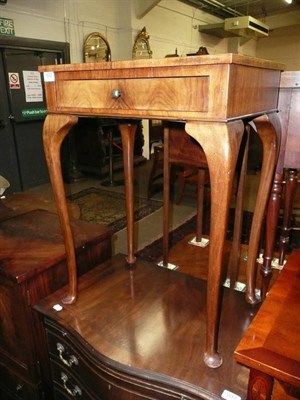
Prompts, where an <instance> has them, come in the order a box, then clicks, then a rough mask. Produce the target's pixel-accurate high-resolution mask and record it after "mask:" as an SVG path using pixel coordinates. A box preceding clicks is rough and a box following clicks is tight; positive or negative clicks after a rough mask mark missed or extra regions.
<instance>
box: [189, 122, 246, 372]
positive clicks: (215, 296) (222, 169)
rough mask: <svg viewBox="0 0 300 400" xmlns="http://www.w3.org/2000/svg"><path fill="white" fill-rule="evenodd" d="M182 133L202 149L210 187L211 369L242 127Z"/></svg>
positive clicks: (192, 126) (216, 359)
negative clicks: (227, 230) (205, 159)
mask: <svg viewBox="0 0 300 400" xmlns="http://www.w3.org/2000/svg"><path fill="white" fill-rule="evenodd" d="M185 130H186V132H187V133H188V134H189V135H191V136H192V137H194V138H195V139H196V140H197V141H198V142H199V143H200V145H201V146H202V148H203V150H204V153H205V155H206V158H207V162H208V168H209V172H210V185H211V225H210V249H209V265H208V280H207V328H206V329H207V332H206V348H205V354H204V362H205V363H206V365H207V366H209V367H211V368H217V367H219V366H220V365H221V364H222V358H221V356H220V354H219V353H218V325H219V306H220V287H221V269H222V263H223V249H224V243H225V236H226V228H227V220H228V211H229V201H230V197H231V191H232V183H233V177H234V173H235V168H236V162H237V156H238V152H239V148H240V143H241V139H242V135H243V132H244V124H243V122H242V121H240V120H238V121H232V122H228V123H210V122H206V123H201V124H200V123H199V124H198V123H196V122H191V123H187V124H186V126H185Z"/></svg>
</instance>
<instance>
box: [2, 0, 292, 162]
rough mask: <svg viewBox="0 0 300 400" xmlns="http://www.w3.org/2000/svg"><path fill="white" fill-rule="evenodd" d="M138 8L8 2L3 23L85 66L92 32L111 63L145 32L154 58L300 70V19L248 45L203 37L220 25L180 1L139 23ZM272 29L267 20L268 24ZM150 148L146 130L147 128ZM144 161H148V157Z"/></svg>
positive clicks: (96, 1) (109, 0)
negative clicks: (245, 59) (242, 61)
mask: <svg viewBox="0 0 300 400" xmlns="http://www.w3.org/2000/svg"><path fill="white" fill-rule="evenodd" d="M138 2H149V4H150V3H151V1H150V0H7V4H6V5H2V6H0V17H5V18H11V19H13V20H14V25H15V35H16V36H19V37H26V38H35V39H44V40H54V41H60V42H69V43H70V55H71V62H73V63H77V62H82V61H83V50H82V48H83V43H84V40H85V38H86V37H87V35H88V34H90V33H91V32H95V31H98V32H101V33H102V34H104V35H105V36H106V37H107V39H108V41H109V44H110V47H111V51H112V60H120V59H130V58H131V52H132V46H133V43H134V39H135V37H136V35H137V34H138V32H139V31H140V30H141V29H142V28H143V27H144V26H146V29H147V32H148V34H149V35H150V46H151V50H152V52H153V58H161V57H165V55H167V54H173V53H175V50H176V49H177V52H178V54H179V55H180V56H184V55H186V54H187V53H193V52H196V51H197V50H198V49H199V47H200V46H205V47H207V49H208V51H209V53H210V54H218V53H219V54H220V53H226V52H235V53H239V54H244V55H250V56H258V57H261V58H267V59H272V60H276V61H279V62H283V63H285V64H286V65H287V68H286V69H288V70H300V51H299V48H300V35H299V28H300V18H299V14H297V15H296V16H290V17H289V18H290V19H291V18H293V23H294V25H293V26H289V27H285V28H282V27H281V26H282V23H283V22H285V21H284V20H283V17H280V18H279V19H278V18H277V19H276V18H270V21H269V22H270V23H271V26H272V27H273V28H272V31H271V33H270V36H269V37H268V38H264V39H259V40H253V39H251V40H248V41H245V40H243V39H239V38H232V39H220V38H217V37H214V36H211V35H207V34H203V33H199V32H198V29H197V26H198V25H203V24H208V23H217V22H221V21H220V20H219V19H218V18H216V17H213V16H211V15H209V14H206V13H203V12H201V11H199V10H196V9H195V8H193V7H190V6H187V5H186V4H183V3H181V2H179V1H177V0H161V1H159V0H157V2H158V3H157V5H156V6H154V7H153V8H152V9H151V10H150V11H149V12H148V13H147V14H146V15H145V16H144V17H142V18H139V17H138V7H137V5H138ZM265 22H266V23H267V24H268V19H267V20H266V21H265ZM144 134H145V140H146V143H145V148H147V125H145V128H144ZM145 156H148V154H147V153H145Z"/></svg>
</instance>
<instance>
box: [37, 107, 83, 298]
mask: <svg viewBox="0 0 300 400" xmlns="http://www.w3.org/2000/svg"><path fill="white" fill-rule="evenodd" d="M77 122H78V118H77V117H75V116H73V115H57V114H56V115H51V114H49V115H48V116H47V117H46V120H45V123H44V128H43V142H44V151H45V156H46V162H47V165H48V170H49V175H50V181H51V184H52V189H53V195H54V200H55V203H56V207H57V211H58V216H59V220H60V224H61V228H62V234H63V238H64V243H65V248H66V258H67V267H68V275H69V287H68V293H66V295H65V296H64V297H63V299H62V302H63V303H65V304H72V303H74V302H75V301H76V297H77V268H76V256H75V249H74V241H73V235H72V231H71V227H70V218H69V213H68V207H67V201H66V195H65V188H64V183H63V178H62V172H61V161H60V148H61V144H62V142H63V140H64V138H65V137H66V136H67V134H68V133H69V132H70V129H71V128H72V126H74V125H75V124H76V123H77Z"/></svg>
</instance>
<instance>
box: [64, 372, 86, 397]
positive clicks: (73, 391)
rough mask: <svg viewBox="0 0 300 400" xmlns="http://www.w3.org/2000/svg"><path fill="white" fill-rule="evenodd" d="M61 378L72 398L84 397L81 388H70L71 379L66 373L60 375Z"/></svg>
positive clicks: (75, 386)
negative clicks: (68, 383) (68, 384)
mask: <svg viewBox="0 0 300 400" xmlns="http://www.w3.org/2000/svg"><path fill="white" fill-rule="evenodd" d="M60 378H61V380H62V381H63V385H64V388H65V389H66V391H67V392H68V393H69V395H70V396H72V397H76V396H77V395H78V396H82V390H81V389H80V387H79V386H77V385H74V388H73V389H69V388H68V386H67V382H68V380H69V378H68V376H67V375H66V374H65V373H64V372H61V373H60Z"/></svg>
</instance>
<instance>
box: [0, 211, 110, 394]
mask: <svg viewBox="0 0 300 400" xmlns="http://www.w3.org/2000/svg"><path fill="white" fill-rule="evenodd" d="M71 229H72V232H73V235H74V240H75V247H76V258H77V266H78V273H79V274H80V275H81V274H83V273H85V272H87V271H88V270H90V269H91V268H94V267H95V266H96V265H97V264H99V263H101V262H103V261H104V260H106V259H108V258H110V257H111V232H110V231H109V229H108V228H105V227H103V226H100V225H95V224H90V223H87V222H84V221H79V220H72V221H71ZM0 254H1V256H0V399H1V400H11V399H14V400H19V399H22V400H41V399H52V398H53V397H52V384H51V378H50V373H49V368H48V357H47V351H46V344H45V336H44V330H43V326H42V323H41V321H40V319H39V318H38V315H37V313H36V312H35V311H34V310H33V309H32V306H33V305H34V304H36V303H37V302H39V301H40V300H41V299H43V298H44V297H45V296H47V295H49V294H50V293H52V292H54V291H55V290H57V289H58V288H60V287H61V286H63V285H65V284H66V283H67V282H68V273H67V267H66V255H65V247H64V241H63V237H62V234H61V228H60V224H59V219H58V217H57V215H56V214H53V213H49V212H47V211H43V210H34V211H31V212H27V213H24V214H21V215H17V216H10V217H9V218H7V219H4V220H2V221H0Z"/></svg>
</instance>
